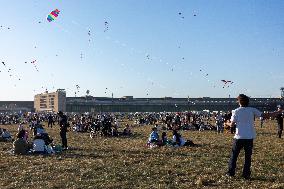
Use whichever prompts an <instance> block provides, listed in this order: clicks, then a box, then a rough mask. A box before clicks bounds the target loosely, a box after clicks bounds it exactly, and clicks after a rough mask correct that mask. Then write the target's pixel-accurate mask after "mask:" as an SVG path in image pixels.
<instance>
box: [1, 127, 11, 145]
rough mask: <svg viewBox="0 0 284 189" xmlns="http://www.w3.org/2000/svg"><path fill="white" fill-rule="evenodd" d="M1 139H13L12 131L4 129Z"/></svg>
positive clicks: (5, 140)
mask: <svg viewBox="0 0 284 189" xmlns="http://www.w3.org/2000/svg"><path fill="white" fill-rule="evenodd" d="M0 140H1V141H4V142H7V141H12V136H11V134H10V132H9V131H7V129H3V130H2V134H1V137H0Z"/></svg>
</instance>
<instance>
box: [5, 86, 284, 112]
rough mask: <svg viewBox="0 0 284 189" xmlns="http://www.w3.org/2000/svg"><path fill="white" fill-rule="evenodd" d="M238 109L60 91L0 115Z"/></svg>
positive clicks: (198, 101)
mask: <svg viewBox="0 0 284 189" xmlns="http://www.w3.org/2000/svg"><path fill="white" fill-rule="evenodd" d="M279 104H281V105H284V98H250V106H252V107H256V108H258V109H260V110H262V111H274V110H275V109H276V106H277V105H279ZM237 107H238V103H237V101H236V98H210V97H200V98H172V97H162V98H134V97H133V96H124V97H121V98H113V97H93V96H83V97H66V92H65V90H64V89H58V90H57V91H56V92H51V93H48V92H45V93H41V94H37V95H35V97H34V101H0V112H19V111H24V112H42V111H50V112H58V111H63V112H75V113H84V112H180V111H202V110H209V111H231V110H233V109H235V108H237Z"/></svg>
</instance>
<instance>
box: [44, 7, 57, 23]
mask: <svg viewBox="0 0 284 189" xmlns="http://www.w3.org/2000/svg"><path fill="white" fill-rule="evenodd" d="M59 12H60V11H59V10H58V9H55V10H54V11H52V12H51V13H49V15H48V16H47V18H46V19H47V20H48V21H49V22H51V21H53V20H55V18H57V17H58V15H59Z"/></svg>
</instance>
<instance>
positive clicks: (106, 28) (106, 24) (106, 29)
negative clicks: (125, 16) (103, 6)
mask: <svg viewBox="0 0 284 189" xmlns="http://www.w3.org/2000/svg"><path fill="white" fill-rule="evenodd" d="M106 31H108V22H107V21H105V29H104V32H106Z"/></svg>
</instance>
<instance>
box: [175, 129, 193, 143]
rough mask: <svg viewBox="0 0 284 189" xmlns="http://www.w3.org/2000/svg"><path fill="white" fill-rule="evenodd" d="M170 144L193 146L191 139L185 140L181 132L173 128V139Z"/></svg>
mask: <svg viewBox="0 0 284 189" xmlns="http://www.w3.org/2000/svg"><path fill="white" fill-rule="evenodd" d="M172 144H173V146H174V147H180V146H195V145H196V144H194V143H193V142H192V141H191V140H185V139H184V138H183V137H182V136H181V134H179V133H178V132H177V130H173V140H172Z"/></svg>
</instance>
